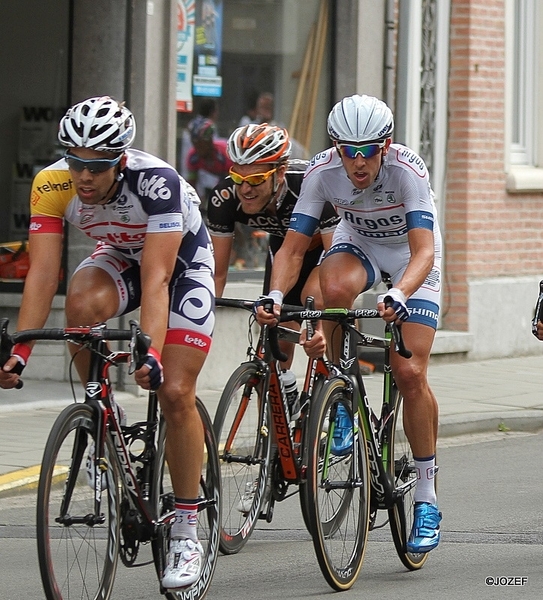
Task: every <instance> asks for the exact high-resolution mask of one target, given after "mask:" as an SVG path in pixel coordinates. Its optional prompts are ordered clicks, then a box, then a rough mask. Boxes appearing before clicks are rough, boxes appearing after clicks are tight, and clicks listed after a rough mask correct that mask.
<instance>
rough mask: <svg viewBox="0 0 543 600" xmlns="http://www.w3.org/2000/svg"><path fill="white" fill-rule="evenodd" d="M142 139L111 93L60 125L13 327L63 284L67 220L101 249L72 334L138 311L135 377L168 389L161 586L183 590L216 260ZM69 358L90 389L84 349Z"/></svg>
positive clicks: (39, 313) (38, 186) (190, 201)
mask: <svg viewBox="0 0 543 600" xmlns="http://www.w3.org/2000/svg"><path fill="white" fill-rule="evenodd" d="M135 135H136V125H135V120H134V117H133V115H132V113H131V112H130V111H129V110H128V109H127V108H126V107H125V106H124V105H123V104H121V103H119V102H117V101H116V100H114V99H113V98H110V97H108V96H103V97H96V98H89V99H87V100H84V101H83V102H80V103H78V104H76V105H75V106H73V107H72V108H70V109H69V110H68V111H67V113H66V114H65V116H64V117H63V118H62V120H61V122H60V127H59V134H58V137H59V141H60V143H61V144H62V145H63V146H65V147H66V152H65V154H64V157H63V158H62V159H60V160H58V161H56V162H55V163H53V164H52V165H50V166H48V167H45V168H44V169H42V170H41V171H40V172H39V173H38V174H37V175H36V177H35V179H34V181H33V184H32V191H31V202H30V205H31V217H30V234H29V239H30V244H29V247H30V270H29V272H28V275H27V278H26V280H25V287H24V292H23V298H22V303H21V308H20V311H19V318H18V323H17V329H18V330H21V329H38V328H41V327H43V326H44V324H45V321H46V319H47V317H48V315H49V312H50V310H51V305H52V301H53V297H54V295H55V293H56V290H57V287H58V281H59V272H60V268H61V257H62V247H63V232H64V224H65V222H69V223H70V224H71V225H73V226H74V227H76V228H77V229H79V230H80V231H82V232H83V233H85V234H87V235H88V236H89V237H90V238H92V239H93V240H96V242H97V245H96V248H95V250H94V252H93V253H92V254H91V255H90V256H89V257H88V258H86V259H85V260H83V262H82V263H81V264H80V265H79V266H78V268H77V269H76V271H75V273H74V274H73V276H72V278H71V280H70V284H69V287H68V291H67V294H66V320H67V325H68V327H75V326H81V325H93V324H95V323H98V322H105V321H107V320H108V319H110V318H113V317H116V316H119V315H122V314H125V313H127V312H130V311H132V310H134V309H136V308H138V307H140V323H141V327H142V330H143V331H145V332H146V333H147V334H149V335H150V336H151V340H152V346H151V348H150V349H149V353H148V355H147V357H146V360H145V364H144V366H142V367H141V368H139V369H138V370H137V371H136V372H135V378H136V382H137V383H138V384H139V385H141V386H142V387H143V388H145V389H158V388H160V389H159V390H158V398H159V400H160V404H161V407H162V411H163V413H164V418H165V420H166V424H167V436H166V454H167V459H168V465H169V469H170V474H171V479H172V485H173V488H174V492H175V512H176V519H175V522H174V523H173V525H172V529H171V537H172V541H171V544H170V549H169V555H168V564H167V566H166V569H165V572H164V576H163V579H162V584H163V586H164V587H165V588H167V589H177V588H182V587H185V586H187V585H190V584H191V583H193V582H195V581H196V580H197V579H198V577H199V575H200V571H201V567H202V554H203V549H202V545H201V544H200V542H199V541H198V533H197V509H198V493H199V486H200V474H201V465H202V461H203V454H204V432H203V426H202V421H201V419H200V416H199V414H198V411H197V408H196V381H197V377H198V374H199V373H200V370H201V369H202V367H203V364H204V361H205V359H206V356H207V353H208V351H209V348H210V344H211V336H212V333H213V326H214V322H215V315H214V307H215V297H214V281H213V265H214V262H213V254H212V248H211V240H210V238H209V233H208V231H207V229H206V227H205V225H204V224H203V222H202V217H201V215H200V211H199V204H200V201H199V199H198V196H197V195H196V192H195V191H194V189H193V188H192V187H191V186H190V185H189V184H188V183H187V182H186V181H185V180H184V179H182V178H181V177H180V176H179V175H178V173H177V172H176V170H175V169H174V168H173V167H171V166H170V165H168V164H167V163H165V162H164V161H162V160H161V159H159V158H157V157H155V156H152V155H150V154H148V153H146V152H142V151H140V150H135V149H132V148H131V146H132V143H133V141H134V137H135ZM32 346H33V344H16V345H15V346H14V348H13V352H12V357H11V358H10V359H9V360H8V361H7V363H6V365H4V367H3V369H0V387H3V388H12V387H14V386H15V385H16V384H17V382H18V379H19V375H18V374H17V373H20V372H21V370H22V368H23V367H24V366H25V365H26V363H27V362H28V360H29V358H30V354H31V351H32ZM71 350H72V352H73V353H74V354H75V356H74V361H75V364H76V367H77V370H78V373H79V376H80V377H81V381H82V382H85V378H86V377H87V375H88V358H89V356H88V352H79V349H78V348H71Z"/></svg>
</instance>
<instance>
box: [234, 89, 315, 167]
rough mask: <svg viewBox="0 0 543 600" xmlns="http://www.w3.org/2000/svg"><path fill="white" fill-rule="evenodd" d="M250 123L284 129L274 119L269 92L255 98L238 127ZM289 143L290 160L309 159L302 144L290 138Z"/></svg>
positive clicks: (271, 97)
mask: <svg viewBox="0 0 543 600" xmlns="http://www.w3.org/2000/svg"><path fill="white" fill-rule="evenodd" d="M251 123H255V124H257V125H261V124H262V123H267V124H268V125H273V126H276V127H283V128H284V127H285V125H284V124H283V123H280V122H278V121H276V120H275V119H274V99H273V94H272V93H271V92H261V93H260V94H259V95H258V96H257V98H256V102H255V105H254V108H253V109H249V110H248V111H247V114H245V115H243V117H241V119H240V122H239V126H240V127H244V126H245V125H249V124H251ZM290 142H291V144H292V154H291V158H299V159H302V160H307V159H308V158H309V152H308V151H307V149H306V148H305V147H304V146H302V144H300V142H298V140H295V139H294V138H292V137H291V138H290Z"/></svg>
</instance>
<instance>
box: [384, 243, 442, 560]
mask: <svg viewBox="0 0 543 600" xmlns="http://www.w3.org/2000/svg"><path fill="white" fill-rule="evenodd" d="M439 263H440V257H439V253H436V263H435V265H434V268H433V269H432V271H431V273H430V274H429V276H428V277H427V278H426V281H425V282H424V285H423V286H422V287H421V288H420V289H419V290H417V291H416V292H415V293H414V294H413V295H412V296H411V297H410V298H409V299H408V301H407V308H408V310H409V319H408V320H407V321H406V322H405V323H404V324H403V328H402V333H403V337H404V341H405V345H406V346H407V348H409V350H411V352H412V353H413V355H412V357H411V358H410V359H405V358H402V357H401V356H399V355H398V354H397V353H396V352H392V353H391V364H392V371H393V374H394V378H395V380H396V383H397V385H398V388H399V390H400V392H401V394H402V396H403V401H404V430H405V433H406V436H407V438H408V440H409V443H410V446H411V450H412V452H413V458H414V461H415V467H416V468H417V472H418V474H419V476H418V479H417V486H416V489H415V496H414V501H415V518H414V523H413V530H412V533H411V536H410V538H409V541H408V549H409V550H410V551H412V552H417V551H420V552H426V551H429V550H432V549H433V548H435V547H436V546H437V544H438V543H439V538H440V533H439V523H440V521H441V513H440V512H439V511H438V508H437V497H436V490H435V473H436V470H437V469H436V463H435V455H436V444H437V431H438V405H437V401H436V398H435V395H434V393H433V391H432V389H431V388H430V384H429V382H428V363H429V360H430V351H431V349H432V344H433V341H434V337H435V330H436V328H437V319H438V314H439V287H440V264H439ZM399 277H401V271H400V272H399V273H396V275H395V276H394V277H393V281H394V282H395V281H397V280H398V278H399Z"/></svg>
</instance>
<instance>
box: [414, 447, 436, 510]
mask: <svg viewBox="0 0 543 600" xmlns="http://www.w3.org/2000/svg"><path fill="white" fill-rule="evenodd" d="M413 458H414V460H415V468H416V470H417V487H416V488H415V502H428V503H430V504H436V503H437V496H436V487H435V476H436V473H437V468H436V457H435V455H434V456H429V457H428V458H415V457H413Z"/></svg>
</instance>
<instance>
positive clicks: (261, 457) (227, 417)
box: [213, 362, 272, 554]
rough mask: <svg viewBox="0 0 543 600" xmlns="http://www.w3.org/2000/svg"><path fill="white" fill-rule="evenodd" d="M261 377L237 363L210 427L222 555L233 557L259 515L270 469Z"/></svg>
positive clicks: (268, 430) (256, 370)
mask: <svg viewBox="0 0 543 600" xmlns="http://www.w3.org/2000/svg"><path fill="white" fill-rule="evenodd" d="M264 381H265V379H264V376H263V375H262V374H261V373H260V369H259V367H258V366H257V365H256V364H255V363H252V362H246V363H242V364H241V365H240V366H239V367H238V368H237V369H236V370H235V371H234V372H233V373H232V375H231V376H230V379H229V380H228V382H227V383H226V386H225V388H224V391H223V393H222V395H221V399H220V401H219V405H218V407H217V412H216V414H215V421H214V423H213V428H214V430H215V437H216V438H217V443H218V445H219V459H220V467H221V485H222V488H221V510H222V517H221V534H220V542H219V545H220V550H221V552H222V553H223V554H236V553H237V552H239V551H240V550H241V548H243V546H244V545H245V543H246V542H247V540H248V539H249V537H250V535H251V533H252V532H253V529H254V528H255V525H256V523H257V521H258V518H259V516H260V510H261V505H262V503H263V500H264V497H265V491H266V482H267V479H268V471H269V468H270V455H271V446H272V444H271V440H270V437H271V433H272V432H271V420H270V414H269V405H268V404H266V406H267V407H268V408H267V409H266V414H265V415H264V417H263V421H262V416H261V411H262V394H263V393H265V392H264V391H263V387H264Z"/></svg>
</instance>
